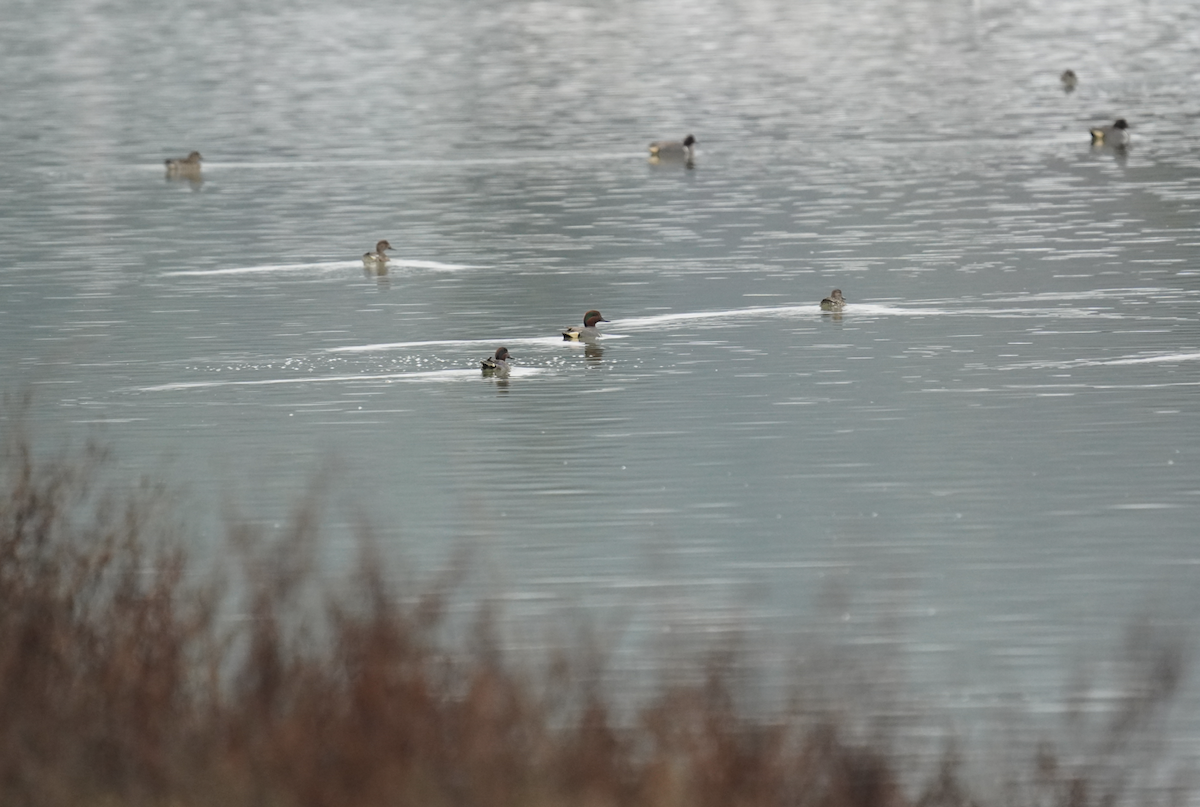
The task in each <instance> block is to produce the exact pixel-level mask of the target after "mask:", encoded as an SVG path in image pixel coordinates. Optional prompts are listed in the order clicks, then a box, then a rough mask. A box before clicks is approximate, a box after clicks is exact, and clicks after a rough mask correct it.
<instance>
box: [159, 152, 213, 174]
mask: <svg viewBox="0 0 1200 807" xmlns="http://www.w3.org/2000/svg"><path fill="white" fill-rule="evenodd" d="M203 159H204V158H203V157H201V156H200V152H198V151H193V152H192V153H191V154H189V155H188V156H186V157H181V158H178V159H174V160H164V161H163V162H164V164H165V165H166V166H167V175H168V176H177V177H189V176H198V175H199V174H200V161H201V160H203Z"/></svg>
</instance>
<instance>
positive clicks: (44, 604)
mask: <svg viewBox="0 0 1200 807" xmlns="http://www.w3.org/2000/svg"><path fill="white" fill-rule="evenodd" d="M8 425H9V426H10V429H9V433H8V434H7V440H6V442H5V444H4V453H3V457H2V458H0V463H2V464H0V485H2V486H3V487H2V492H0V804H3V805H8V806H9V807H23V806H24V805H29V806H30V807H33V806H34V805H36V806H37V807H59V806H60V805H63V806H64V807H65V805H71V806H72V807H92V806H93V805H94V806H95V807H125V806H126V805H128V806H130V807H132V806H133V805H162V806H163V807H192V806H196V807H199V806H201V805H204V806H207V805H213V806H215V805H221V807H238V806H239V805H254V806H255V807H291V806H292V805H306V806H307V805H313V806H314V807H316V806H317V805H321V806H324V805H329V806H330V807H333V805H338V806H339V807H353V806H355V805H413V806H414V807H444V806H445V807H450V806H451V805H454V806H456V807H458V806H461V807H517V806H518V805H520V807H558V805H563V806H564V807H565V806H566V805H571V806H572V807H608V806H609V805H613V806H614V807H615V806H616V805H630V806H631V807H642V806H643V805H644V807H706V806H707V805H713V806H714V807H716V805H721V807H755V806H757V805H764V807H765V806H766V805H796V806H798V807H876V806H878V807H967V806H968V805H980V807H985V805H991V804H996V805H1018V804H1019V805H1064V806H1069V807H1090V805H1096V807H1107V805H1116V804H1126V803H1137V804H1148V803H1161V804H1170V803H1183V802H1186V801H1187V800H1188V799H1189V797H1190V791H1188V790H1187V789H1186V788H1185V787H1184V786H1183V785H1182V784H1180V781H1181V780H1180V779H1179V778H1178V777H1174V778H1171V777H1168V781H1166V782H1164V781H1163V780H1164V777H1163V776H1162V775H1161V772H1159V771H1157V770H1153V769H1154V768H1155V761H1154V760H1152V759H1147V758H1146V757H1145V756H1144V755H1141V754H1137V753H1132V752H1131V751H1130V749H1131V748H1132V744H1133V743H1134V740H1135V738H1137V737H1139V736H1144V735H1145V733H1146V732H1147V731H1161V723H1162V721H1160V720H1158V719H1157V716H1159V715H1161V714H1163V713H1164V712H1165V710H1166V707H1167V706H1168V704H1169V702H1170V700H1171V698H1172V696H1173V694H1174V693H1175V691H1176V689H1177V688H1178V686H1179V684H1180V681H1181V679H1182V671H1183V668H1184V666H1185V664H1184V662H1185V655H1186V654H1185V653H1184V652H1183V649H1182V646H1183V643H1182V642H1181V641H1166V640H1164V641H1149V642H1143V643H1142V644H1143V650H1142V651H1140V656H1139V660H1138V670H1140V672H1139V674H1138V676H1137V678H1136V680H1132V681H1130V684H1129V686H1128V687H1127V690H1126V691H1124V692H1121V693H1119V696H1118V697H1116V699H1115V701H1114V703H1115V706H1114V707H1113V708H1112V709H1111V710H1110V711H1109V713H1108V714H1107V716H1106V717H1105V718H1104V723H1103V726H1102V728H1101V730H1099V731H1097V732H1094V733H1091V734H1089V735H1088V736H1087V737H1086V738H1085V740H1083V741H1081V742H1080V744H1079V745H1078V747H1061V746H1055V745H1051V744H1049V743H1041V744H1035V743H1031V745H1030V747H1031V748H1032V747H1036V749H1037V750H1036V751H1035V752H1033V753H1030V754H1029V755H1028V760H1027V768H1026V769H1025V770H1023V771H1016V772H1013V773H1011V774H1008V773H1006V774H1005V777H1006V778H1005V780H1004V781H1003V782H1002V783H1001V786H1000V787H994V786H992V787H988V788H986V791H987V792H986V793H985V792H983V790H981V789H980V788H973V787H972V786H971V783H970V782H967V781H964V780H965V778H967V777H966V776H965V775H964V774H963V773H962V771H963V770H965V767H964V766H962V765H960V764H959V761H958V759H957V754H956V753H955V752H954V751H953V750H951V751H948V752H947V753H946V755H945V757H944V758H943V761H942V763H941V764H940V765H934V766H933V767H934V769H933V770H930V771H918V772H915V773H914V771H912V770H910V769H908V767H910V766H911V763H906V762H903V761H902V760H903V759H904V757H902V756H901V755H900V754H899V753H898V752H897V751H896V750H895V749H894V748H891V747H889V745H890V744H889V743H885V742H883V741H879V742H872V741H871V740H870V739H864V738H863V737H862V736H860V734H861V733H859V735H856V734H854V733H853V732H852V731H850V730H849V728H848V727H847V725H846V724H845V721H843V720H841V719H840V718H839V717H838V713H837V712H836V711H835V710H833V709H830V708H828V707H815V706H811V705H806V704H803V703H795V704H793V705H791V706H789V707H787V708H785V709H782V710H780V712H779V713H778V714H773V715H770V716H768V717H764V716H762V714H761V713H758V714H753V713H751V712H749V711H747V710H745V709H741V708H739V707H738V705H737V698H736V697H735V692H734V691H733V690H734V688H735V687H734V684H733V682H732V681H731V679H730V676H729V675H728V673H727V672H723V670H728V666H725V665H722V664H719V663H714V664H711V665H707V666H706V665H705V664H704V663H703V662H697V668H696V669H694V670H692V671H691V672H692V673H693V674H692V675H687V676H678V675H674V674H672V675H665V676H664V679H665V680H667V681H680V680H686V681H690V682H691V683H687V684H680V683H675V684H670V683H667V684H664V685H663V687H662V689H661V690H660V691H659V693H658V694H657V695H656V696H655V697H653V698H651V699H650V700H649V701H648V702H645V703H644V704H642V705H640V706H637V707H636V711H635V712H634V713H632V714H630V713H629V710H628V709H627V708H623V709H622V710H618V709H617V708H616V706H615V705H614V704H612V703H611V702H610V701H608V700H606V696H604V695H602V694H601V693H600V691H599V688H598V687H597V686H595V678H594V676H592V675H589V674H588V673H589V671H588V670H587V666H588V663H587V661H586V660H585V659H575V658H571V654H570V653H567V652H563V653H558V654H555V653H553V652H549V653H547V658H546V660H545V662H544V665H542V667H541V669H540V671H538V672H533V673H531V672H530V671H529V670H530V666H529V664H528V662H526V663H525V664H524V666H521V667H519V668H518V667H517V666H514V665H512V664H510V663H508V661H507V660H506V659H505V656H504V653H503V652H502V649H501V648H500V646H499V643H498V642H496V641H494V639H492V638H490V637H492V636H493V633H492V632H491V631H489V629H488V619H487V614H486V610H487V609H481V613H482V616H481V617H480V619H479V628H478V630H474V631H469V632H468V638H466V639H462V640H459V641H453V640H448V639H447V638H446V636H448V635H453V634H452V632H449V631H446V630H444V627H445V622H446V610H447V609H446V607H445V606H446V597H447V595H448V593H449V592H448V589H452V588H453V582H452V581H451V582H448V581H446V580H435V581H433V582H432V583H430V584H428V585H427V586H425V587H423V588H422V589H421V590H420V591H404V592H398V591H396V590H395V588H394V587H393V586H392V585H391V584H389V583H388V582H387V579H388V578H387V575H385V574H384V572H383V571H382V570H381V565H382V564H380V563H379V562H378V561H377V560H376V559H375V558H374V557H373V556H372V553H371V552H370V551H369V550H364V552H363V559H362V562H361V564H360V566H359V567H358V571H357V572H356V573H355V574H354V575H352V576H351V579H349V580H347V581H345V584H344V585H341V586H334V587H333V590H332V592H328V591H320V590H319V587H318V586H317V585H316V583H315V581H314V580H312V579H311V575H310V574H309V572H308V571H307V569H306V567H305V564H304V563H303V562H301V561H300V560H299V558H301V557H303V556H304V554H305V553H304V551H303V546H304V545H305V544H306V543H308V542H311V540H312V538H313V532H314V530H315V529H316V528H315V527H314V526H313V525H314V524H315V523H316V519H315V518H314V516H313V514H312V513H309V512H306V511H305V510H304V509H303V507H302V508H301V510H300V512H298V514H297V515H296V517H295V518H294V521H293V523H292V526H291V528H290V529H289V530H287V531H286V534H285V535H283V536H282V537H276V538H274V539H272V540H271V541H263V540H261V539H262V536H255V535H253V534H252V533H251V532H250V531H247V530H245V529H239V528H237V527H234V528H231V532H232V533H234V534H233V535H232V537H231V547H233V551H234V552H235V553H237V555H238V557H239V560H240V566H241V567H242V568H243V572H244V575H245V578H244V579H243V580H240V581H237V582H235V583H231V584H230V585H228V586H221V585H218V584H216V583H215V582H213V581H215V580H216V579H218V577H219V575H217V574H216V573H207V572H205V573H201V572H200V571H199V570H197V569H195V568H192V567H189V562H188V559H187V557H186V555H185V553H184V551H183V548H182V545H181V544H182V542H181V541H180V540H179V538H178V535H179V534H180V533H179V532H178V531H176V530H174V529H172V528H171V526H170V524H171V518H172V516H171V513H170V506H169V499H168V497H166V496H164V495H163V491H162V490H160V489H158V488H156V487H154V486H152V485H142V486H140V487H135V488H133V489H121V490H117V491H114V490H113V489H111V488H105V486H104V485H102V484H101V478H102V477H103V476H104V473H103V468H104V464H105V458H104V452H103V451H101V450H99V449H97V448H95V447H90V448H87V449H82V450H78V451H75V452H70V453H67V454H62V455H58V456H55V457H50V458H45V457H42V456H40V455H38V454H36V453H35V452H34V450H33V448H32V446H31V444H30V443H29V441H28V440H27V439H25V438H24V437H23V436H22V435H21V434H19V433H18V434H13V433H12V432H13V431H17V432H19V431H20V429H19V428H18V429H14V428H11V427H12V422H11V421H10V422H9V424H8ZM263 545H268V546H269V548H268V549H266V550H264V549H262V546H263ZM231 599H236V600H237V602H238V605H237V606H236V607H233V608H231V606H230V604H229V601H230V600H231ZM301 602H303V603H306V606H301V604H300V603H301ZM231 612H232V613H237V614H239V618H236V619H232V618H230V613H231ZM738 663H739V664H741V665H743V666H745V665H752V664H753V659H752V658H749V659H740V660H739V662H738ZM592 672H594V671H592ZM618 713H620V714H621V715H622V716H621V717H620V718H618V717H617V716H616V715H617V714H618ZM1155 727H1159V728H1155ZM914 783H915V784H914Z"/></svg>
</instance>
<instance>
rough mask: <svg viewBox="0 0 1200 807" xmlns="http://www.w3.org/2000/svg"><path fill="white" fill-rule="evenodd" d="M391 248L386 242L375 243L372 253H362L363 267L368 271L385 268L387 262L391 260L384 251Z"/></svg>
mask: <svg viewBox="0 0 1200 807" xmlns="http://www.w3.org/2000/svg"><path fill="white" fill-rule="evenodd" d="M391 248H392V245H391V244H389V243H388V242H387V241H379V242H377V243H376V244H375V251H374V252H364V253H363V258H362V261H363V266H365V267H367V268H368V269H382V268H384V267H386V266H387V262H388V261H389V260H391V258H389V257H388V256H387V252H386V250H389V249H391Z"/></svg>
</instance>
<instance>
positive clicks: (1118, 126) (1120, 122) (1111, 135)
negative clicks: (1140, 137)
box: [1091, 118, 1129, 147]
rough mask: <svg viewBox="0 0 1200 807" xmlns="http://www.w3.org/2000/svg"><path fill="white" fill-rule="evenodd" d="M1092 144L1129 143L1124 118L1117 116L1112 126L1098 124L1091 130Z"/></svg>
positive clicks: (1125, 144)
mask: <svg viewBox="0 0 1200 807" xmlns="http://www.w3.org/2000/svg"><path fill="white" fill-rule="evenodd" d="M1091 134H1092V145H1093V146H1117V147H1121V146H1127V145H1129V124H1128V123H1126V122H1125V119H1124V118H1117V120H1116V122H1115V123H1113V125H1112V126H1098V127H1096V128H1095V129H1092V130H1091Z"/></svg>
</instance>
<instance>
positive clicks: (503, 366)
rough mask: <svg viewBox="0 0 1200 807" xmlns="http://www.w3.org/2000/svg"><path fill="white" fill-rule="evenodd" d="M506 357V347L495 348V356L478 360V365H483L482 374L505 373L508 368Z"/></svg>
mask: <svg viewBox="0 0 1200 807" xmlns="http://www.w3.org/2000/svg"><path fill="white" fill-rule="evenodd" d="M508 358H509V356H508V348H506V347H498V348H496V355H495V356H488V357H487V358H486V359H484V360H483V361H481V362H480V366H481V367H483V372H484V375H489V374H491V373H507V372H508V370H509V367H508Z"/></svg>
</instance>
